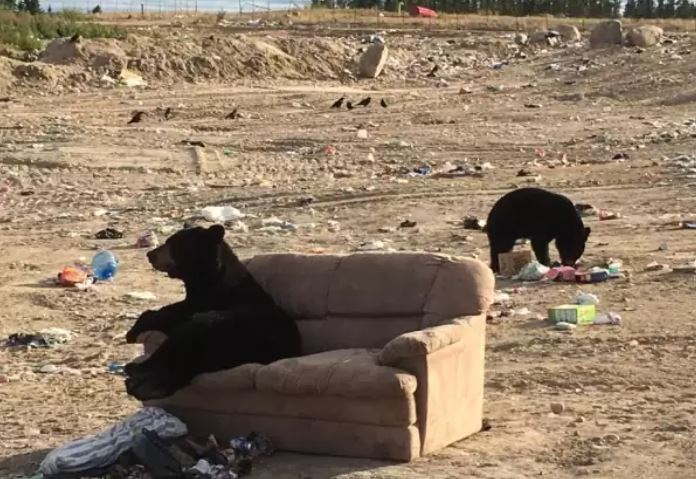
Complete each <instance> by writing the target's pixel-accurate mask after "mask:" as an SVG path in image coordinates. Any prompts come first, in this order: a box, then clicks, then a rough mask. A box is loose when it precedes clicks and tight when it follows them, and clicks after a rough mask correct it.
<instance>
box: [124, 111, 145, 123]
mask: <svg viewBox="0 0 696 479" xmlns="http://www.w3.org/2000/svg"><path fill="white" fill-rule="evenodd" d="M144 116H145V112H144V111H136V112H135V115H133V118H131V119H130V121H129V122H128V124H129V125H130V124H131V123H140V122H141V121H143V117H144Z"/></svg>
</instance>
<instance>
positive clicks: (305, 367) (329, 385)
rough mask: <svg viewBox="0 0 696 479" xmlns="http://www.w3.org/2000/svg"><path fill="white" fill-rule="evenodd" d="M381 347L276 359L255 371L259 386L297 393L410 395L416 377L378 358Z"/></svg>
mask: <svg viewBox="0 0 696 479" xmlns="http://www.w3.org/2000/svg"><path fill="white" fill-rule="evenodd" d="M377 357H378V351H374V350H368V349H339V350H335V351H326V352H323V353H317V354H311V355H309V356H302V357H299V358H290V359H283V360H280V361H276V362H274V363H272V364H269V365H267V366H263V367H262V368H261V369H259V370H258V372H257V373H256V389H257V390H259V391H263V392H274V393H280V394H290V395H295V396H336V397H344V398H375V399H383V398H407V397H409V396H412V395H413V393H414V392H415V391H416V386H417V384H418V382H417V380H416V377H415V376H413V375H412V374H408V373H406V372H404V371H401V370H399V369H395V368H392V367H388V366H382V365H380V364H379V363H378V362H377Z"/></svg>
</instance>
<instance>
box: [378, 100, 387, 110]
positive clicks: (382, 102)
mask: <svg viewBox="0 0 696 479" xmlns="http://www.w3.org/2000/svg"><path fill="white" fill-rule="evenodd" d="M379 104H380V105H381V106H382V108H386V107H387V106H388V105H387V102H386V101H384V98H382V99H381V100H380V101H379Z"/></svg>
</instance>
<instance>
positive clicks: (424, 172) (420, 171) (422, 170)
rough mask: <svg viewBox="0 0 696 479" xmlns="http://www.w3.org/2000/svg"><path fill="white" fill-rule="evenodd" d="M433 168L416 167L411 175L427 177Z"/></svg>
mask: <svg viewBox="0 0 696 479" xmlns="http://www.w3.org/2000/svg"><path fill="white" fill-rule="evenodd" d="M432 171H433V167H432V166H430V165H421V166H417V167H415V168H414V169H413V170H412V173H415V174H416V175H420V176H428V175H429V174H430V173H432Z"/></svg>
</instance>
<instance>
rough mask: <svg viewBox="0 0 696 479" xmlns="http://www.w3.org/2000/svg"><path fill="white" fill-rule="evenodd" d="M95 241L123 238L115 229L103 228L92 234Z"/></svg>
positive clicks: (121, 233) (120, 232)
mask: <svg viewBox="0 0 696 479" xmlns="http://www.w3.org/2000/svg"><path fill="white" fill-rule="evenodd" d="M94 237H95V238H96V239H119V238H123V232H122V231H119V230H117V229H115V228H104V229H103V230H99V231H97V232H96V233H95V234H94Z"/></svg>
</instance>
